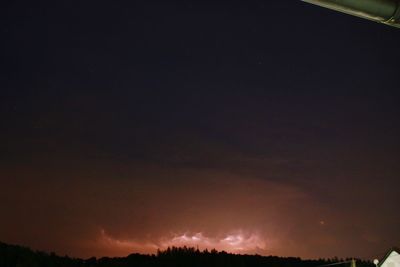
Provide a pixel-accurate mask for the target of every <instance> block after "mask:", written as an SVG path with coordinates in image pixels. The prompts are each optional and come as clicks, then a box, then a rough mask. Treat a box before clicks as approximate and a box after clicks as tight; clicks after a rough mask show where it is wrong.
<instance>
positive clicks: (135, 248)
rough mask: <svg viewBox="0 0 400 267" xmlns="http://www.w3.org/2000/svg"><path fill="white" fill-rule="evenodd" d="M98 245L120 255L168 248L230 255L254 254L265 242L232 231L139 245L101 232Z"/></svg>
mask: <svg viewBox="0 0 400 267" xmlns="http://www.w3.org/2000/svg"><path fill="white" fill-rule="evenodd" d="M98 245H100V246H105V247H110V248H111V247H112V248H114V249H115V250H119V251H121V253H125V254H126V253H132V252H142V253H154V252H156V250H157V249H160V250H164V249H166V248H168V247H173V246H175V247H183V246H187V247H198V248H199V249H200V250H203V249H208V250H211V249H216V250H219V251H222V250H224V251H227V252H231V253H256V252H257V251H262V250H265V249H266V247H267V243H266V241H265V240H264V239H263V238H262V237H261V236H260V235H258V234H257V233H247V232H245V231H242V230H238V231H234V232H231V233H228V234H224V235H220V236H216V237H211V236H207V235H205V234H203V233H202V232H198V233H182V234H171V235H170V236H168V237H162V238H161V239H160V240H159V241H157V242H145V243H139V242H136V241H135V240H119V239H116V238H114V237H112V236H110V235H109V234H107V233H106V232H105V230H104V229H102V230H101V233H100V236H99V239H98Z"/></svg>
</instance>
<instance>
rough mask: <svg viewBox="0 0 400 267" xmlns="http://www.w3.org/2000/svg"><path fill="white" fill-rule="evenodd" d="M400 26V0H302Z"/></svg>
mask: <svg viewBox="0 0 400 267" xmlns="http://www.w3.org/2000/svg"><path fill="white" fill-rule="evenodd" d="M302 1H304V2H308V3H312V4H315V5H319V6H322V7H326V8H329V9H333V10H336V11H339V12H343V13H347V14H350V15H353V16H357V17H361V18H365V19H369V20H373V21H376V22H380V23H383V24H386V25H390V26H394V27H397V28H400V0H302Z"/></svg>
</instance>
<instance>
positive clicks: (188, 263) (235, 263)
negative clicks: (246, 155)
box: [0, 242, 374, 267]
mask: <svg viewBox="0 0 400 267" xmlns="http://www.w3.org/2000/svg"><path fill="white" fill-rule="evenodd" d="M338 261H345V260H342V259H337V258H333V259H319V260H302V259H300V258H294V257H287V258H284V257H277V256H260V255H239V254H231V253H227V252H225V251H222V252H218V251H216V250H211V251H208V250H204V251H200V250H198V249H195V248H188V247H183V248H176V247H172V248H168V249H167V250H164V251H158V252H157V254H156V255H143V254H130V255H129V256H127V257H122V258H120V257H118V258H109V257H103V258H99V259H97V258H94V257H93V258H90V259H77V258H70V257H68V256H64V257H61V256H58V255H56V254H55V253H50V254H49V253H46V252H42V251H33V250H31V249H29V248H26V247H22V246H16V245H8V244H5V243H1V242H0V266H1V267H92V266H93V267H95V266H96V267H97V266H99V267H175V266H176V267H192V266H193V267H247V266H254V267H258V266H260V267H261V266H262V267H292V266H296V267H318V266H321V265H326V264H331V263H334V262H338ZM339 266H346V265H339ZM348 266H350V264H348ZM373 266H374V265H373V264H372V263H371V262H367V261H361V260H360V261H358V262H357V267H373Z"/></svg>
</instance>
